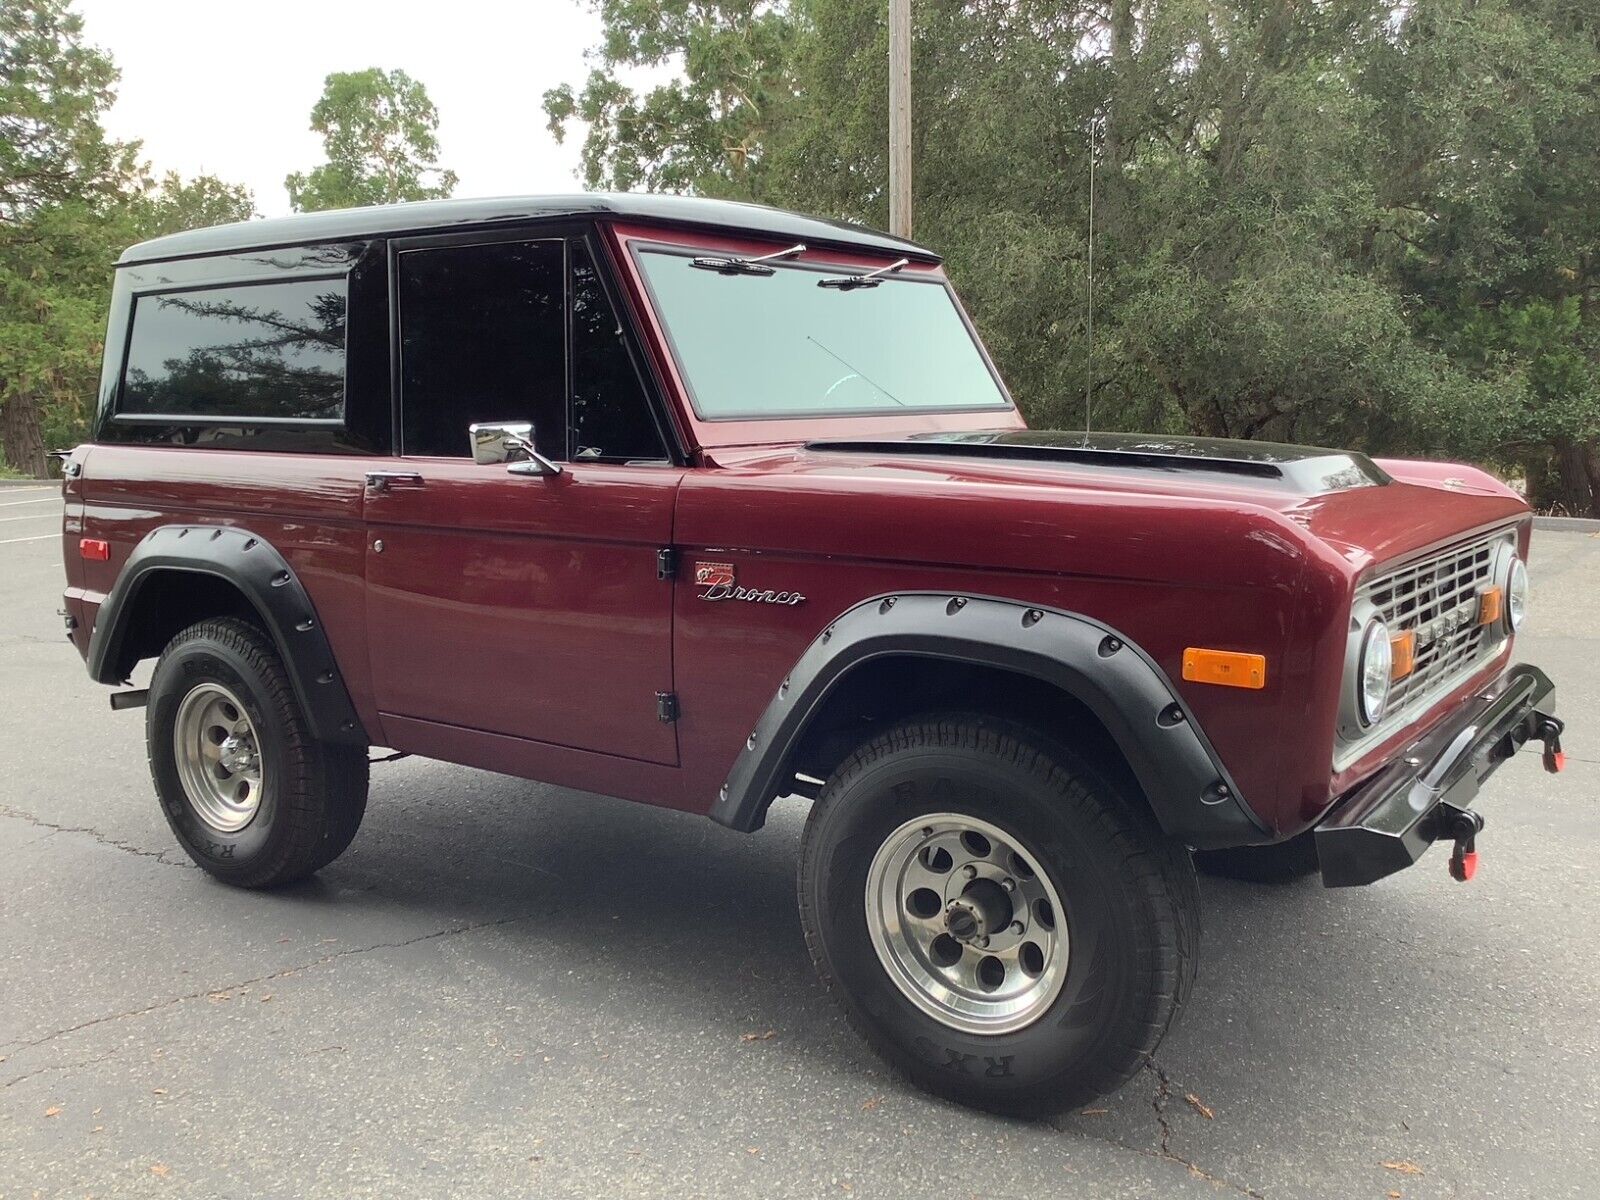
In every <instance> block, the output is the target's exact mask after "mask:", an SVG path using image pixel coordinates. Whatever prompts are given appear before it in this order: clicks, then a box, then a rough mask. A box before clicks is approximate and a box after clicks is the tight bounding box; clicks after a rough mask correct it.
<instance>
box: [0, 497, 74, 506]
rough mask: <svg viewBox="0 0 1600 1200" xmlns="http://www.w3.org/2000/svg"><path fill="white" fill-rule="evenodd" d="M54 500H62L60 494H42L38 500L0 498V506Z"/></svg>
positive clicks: (43, 502) (46, 502)
mask: <svg viewBox="0 0 1600 1200" xmlns="http://www.w3.org/2000/svg"><path fill="white" fill-rule="evenodd" d="M52 500H54V501H56V502H57V503H59V502H60V500H61V497H60V496H40V497H39V498H38V499H37V500H0V508H21V507H22V506H23V505H24V504H49V503H50V502H51V501H52Z"/></svg>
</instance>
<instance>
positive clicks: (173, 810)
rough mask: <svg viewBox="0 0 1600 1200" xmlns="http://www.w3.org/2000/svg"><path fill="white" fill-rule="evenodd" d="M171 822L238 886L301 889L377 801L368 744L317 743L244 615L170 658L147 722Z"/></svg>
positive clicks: (188, 637)
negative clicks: (371, 795)
mask: <svg viewBox="0 0 1600 1200" xmlns="http://www.w3.org/2000/svg"><path fill="white" fill-rule="evenodd" d="M145 738H146V743H147V746H148V751H149V757H150V774H151V777H152V779H153V780H154V782H155V787H156V794H157V796H158V797H159V798H160V800H161V809H162V812H163V813H164V814H165V815H166V818H167V824H168V825H170V826H171V827H172V832H173V833H174V834H175V835H176V836H177V838H178V842H179V843H180V844H181V845H182V846H183V848H184V850H185V851H186V852H187V853H188V855H189V857H190V858H192V859H193V860H194V861H195V863H196V864H197V865H198V866H200V867H201V868H203V869H204V870H206V871H208V872H210V873H211V874H212V875H214V876H216V877H217V878H218V879H220V880H222V881H223V882H224V883H231V884H233V885H235V886H237V887H248V888H267V887H277V886H279V885H281V884H286V883H292V882H294V881H295V880H297V879H303V878H305V877H306V876H307V875H310V874H312V873H313V872H315V871H319V870H321V869H322V868H323V867H325V866H327V865H328V864H329V863H330V862H332V861H333V860H334V859H335V858H337V857H338V856H339V855H340V854H342V853H343V852H344V849H345V847H347V846H348V845H349V844H350V842H351V840H352V839H353V838H354V837H355V835H356V830H357V829H358V828H359V827H360V825H361V817H362V815H363V814H364V813H365V812H366V806H367V771H368V767H367V753H366V749H365V747H361V746H343V745H333V744H331V743H327V742H320V741H318V740H317V739H316V738H315V737H313V736H312V733H311V730H310V726H309V723H308V722H307V721H306V717H305V713H304V712H303V711H302V709H301V707H300V703H299V700H298V699H297V698H296V696H295V692H294V687H293V685H292V684H291V683H290V681H289V675H288V672H287V670H286V669H285V668H284V665H283V660H282V659H281V658H280V657H279V656H278V652H277V649H276V647H275V646H274V645H273V644H272V639H271V638H270V637H268V636H267V634H266V633H265V632H263V631H262V630H261V629H260V628H259V627H257V626H256V625H253V624H251V623H250V622H248V621H242V620H239V619H237V618H234V617H226V618H220V619H216V620H210V621H202V622H200V623H199V624H197V625H191V626H190V627H189V628H187V629H185V630H183V631H182V632H181V633H179V634H178V635H177V636H176V637H174V638H173V639H172V640H171V641H170V642H168V643H167V646H166V649H165V650H163V651H162V653H161V658H160V659H159V660H158V661H157V663H156V669H155V673H154V675H153V676H152V678H151V680H150V699H149V706H148V708H147V709H146V716H145Z"/></svg>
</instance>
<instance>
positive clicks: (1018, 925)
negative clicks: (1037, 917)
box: [1011, 921, 1022, 933]
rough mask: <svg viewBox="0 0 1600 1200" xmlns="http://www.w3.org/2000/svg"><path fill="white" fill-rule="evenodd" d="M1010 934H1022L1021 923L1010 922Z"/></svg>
mask: <svg viewBox="0 0 1600 1200" xmlns="http://www.w3.org/2000/svg"><path fill="white" fill-rule="evenodd" d="M1011 932H1012V933H1021V932H1022V922H1021V921H1013V922H1011Z"/></svg>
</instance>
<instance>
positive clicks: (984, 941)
mask: <svg viewBox="0 0 1600 1200" xmlns="http://www.w3.org/2000/svg"><path fill="white" fill-rule="evenodd" d="M988 948H989V939H988V937H981V938H979V939H978V949H980V950H987V949H988Z"/></svg>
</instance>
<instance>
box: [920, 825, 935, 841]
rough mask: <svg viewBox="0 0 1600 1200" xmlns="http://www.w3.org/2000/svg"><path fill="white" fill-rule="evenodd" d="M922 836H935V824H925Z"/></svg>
mask: <svg viewBox="0 0 1600 1200" xmlns="http://www.w3.org/2000/svg"><path fill="white" fill-rule="evenodd" d="M922 836H923V837H925V838H929V837H932V836H933V826H932V825H928V826H925V827H924V828H923V830H922Z"/></svg>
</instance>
